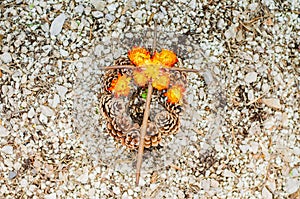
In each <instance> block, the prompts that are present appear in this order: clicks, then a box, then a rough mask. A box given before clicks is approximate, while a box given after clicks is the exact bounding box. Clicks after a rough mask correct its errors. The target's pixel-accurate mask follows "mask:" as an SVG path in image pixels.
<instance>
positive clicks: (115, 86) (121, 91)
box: [108, 74, 131, 97]
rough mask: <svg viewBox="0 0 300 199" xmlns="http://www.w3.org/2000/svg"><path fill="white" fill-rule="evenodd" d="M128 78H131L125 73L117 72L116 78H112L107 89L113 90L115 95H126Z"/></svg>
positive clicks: (128, 89)
mask: <svg viewBox="0 0 300 199" xmlns="http://www.w3.org/2000/svg"><path fill="white" fill-rule="evenodd" d="M130 80H131V78H130V77H127V76H126V75H121V74H118V79H114V80H112V82H111V87H110V88H109V89H108V90H110V91H113V92H114V94H115V95H116V97H119V96H121V95H123V96H128V94H129V92H130V86H129V83H130Z"/></svg>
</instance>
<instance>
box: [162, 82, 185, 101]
mask: <svg viewBox="0 0 300 199" xmlns="http://www.w3.org/2000/svg"><path fill="white" fill-rule="evenodd" d="M184 90H185V89H184V87H183V86H182V85H174V86H172V87H171V88H170V89H169V90H168V91H167V92H166V93H165V96H167V98H168V102H170V103H172V104H175V103H182V98H183V92H184Z"/></svg>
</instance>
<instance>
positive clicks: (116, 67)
mask: <svg viewBox="0 0 300 199" xmlns="http://www.w3.org/2000/svg"><path fill="white" fill-rule="evenodd" d="M135 68H143V66H139V67H136V66H134V65H115V66H106V67H100V68H99V69H100V70H114V69H135ZM163 70H168V71H183V72H192V73H198V72H203V71H202V70H198V69H193V68H178V67H172V68H163Z"/></svg>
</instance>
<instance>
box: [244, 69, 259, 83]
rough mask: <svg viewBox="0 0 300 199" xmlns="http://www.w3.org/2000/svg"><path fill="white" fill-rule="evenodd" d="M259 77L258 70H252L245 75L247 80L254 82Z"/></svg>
mask: <svg viewBox="0 0 300 199" xmlns="http://www.w3.org/2000/svg"><path fill="white" fill-rule="evenodd" d="M256 79H257V73H256V72H250V73H248V74H247V75H246V76H245V82H247V83H252V82H255V81H256Z"/></svg>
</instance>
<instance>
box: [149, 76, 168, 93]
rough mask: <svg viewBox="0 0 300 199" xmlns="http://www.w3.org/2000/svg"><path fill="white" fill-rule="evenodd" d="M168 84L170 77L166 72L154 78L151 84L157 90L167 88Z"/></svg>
mask: <svg viewBox="0 0 300 199" xmlns="http://www.w3.org/2000/svg"><path fill="white" fill-rule="evenodd" d="M169 84H170V77H169V75H168V74H167V73H163V74H161V75H159V76H158V77H157V78H155V79H154V80H153V82H152V86H153V87H154V88H156V89H157V90H159V91H160V90H163V89H167V88H168V87H169Z"/></svg>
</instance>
